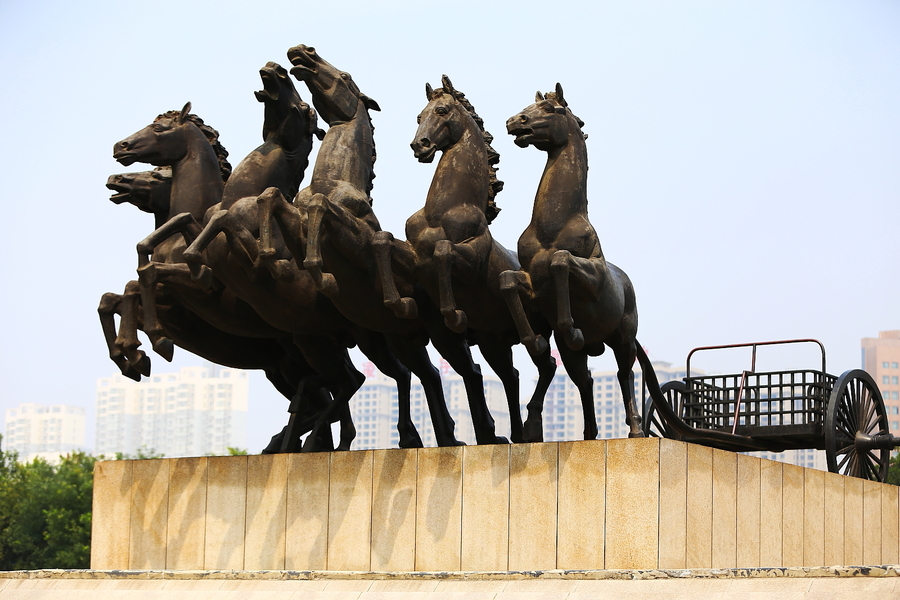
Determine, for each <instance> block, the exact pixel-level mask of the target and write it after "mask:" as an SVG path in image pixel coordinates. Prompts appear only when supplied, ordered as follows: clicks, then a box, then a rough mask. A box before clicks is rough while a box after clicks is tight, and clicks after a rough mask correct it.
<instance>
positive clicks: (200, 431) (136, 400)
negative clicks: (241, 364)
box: [95, 366, 249, 457]
mask: <svg viewBox="0 0 900 600" xmlns="http://www.w3.org/2000/svg"><path fill="white" fill-rule="evenodd" d="M248 392H249V381H248V378H247V373H246V372H245V371H241V370H238V369H228V368H223V367H216V366H210V367H185V368H182V369H181V370H180V371H179V372H178V373H165V374H161V375H152V376H150V377H148V378H147V379H146V380H144V381H142V382H140V383H137V382H134V381H132V380H130V379H128V378H126V377H123V376H122V375H118V374H117V375H114V376H112V377H106V378H103V379H99V380H97V440H96V447H95V452H96V453H97V454H105V455H107V456H109V455H114V454H115V453H116V452H122V453H125V454H129V455H134V454H136V453H137V452H138V451H139V450H141V449H143V450H145V451H148V450H153V451H155V452H156V453H161V454H164V455H165V456H167V457H177V456H203V455H205V454H227V452H228V448H229V447H241V448H243V447H245V446H246V444H247V432H246V420H247V399H248Z"/></svg>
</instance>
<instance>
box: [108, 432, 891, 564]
mask: <svg viewBox="0 0 900 600" xmlns="http://www.w3.org/2000/svg"><path fill="white" fill-rule="evenodd" d="M898 515H900V488H898V487H896V486H892V485H885V484H879V483H873V482H868V481H862V480H858V479H851V478H847V477H843V476H841V475H835V474H832V473H823V472H821V471H816V470H812V469H804V468H801V467H795V466H792V465H783V464H781V463H777V462H772V461H768V460H763V459H758V458H755V457H749V456H745V455H738V454H734V453H731V452H725V451H722V450H713V449H710V448H704V447H701V446H695V445H689V444H684V443H681V442H676V441H673V440H660V439H656V438H653V439H636V440H628V439H623V440H596V441H584V442H563V443H546V444H527V445H525V444H523V445H516V446H466V447H456V448H424V449H420V450H378V451H361V452H347V453H332V454H314V455H268V456H234V457H210V458H206V457H201V458H179V459H160V460H146V461H144V460H140V461H107V462H100V463H97V467H96V470H95V476H94V521H93V537H92V543H91V567H92V568H93V569H129V570H133V569H175V570H183V569H199V570H218V569H228V570H232V569H233V570H257V569H265V570H269V569H272V570H283V569H286V570H328V571H394V572H403V571H407V572H412V571H546V570H551V569H564V570H595V569H710V568H750V567H800V566H806V567H817V566H824V565H834V564H844V565H851V564H855V565H859V564H867V565H880V564H893V563H897V562H898V559H900V516H898Z"/></svg>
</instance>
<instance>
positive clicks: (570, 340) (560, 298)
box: [550, 250, 584, 350]
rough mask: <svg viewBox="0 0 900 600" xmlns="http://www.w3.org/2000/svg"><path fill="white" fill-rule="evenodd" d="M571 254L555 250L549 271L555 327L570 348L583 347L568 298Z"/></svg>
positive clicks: (566, 251)
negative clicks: (553, 285)
mask: <svg viewBox="0 0 900 600" xmlns="http://www.w3.org/2000/svg"><path fill="white" fill-rule="evenodd" d="M570 258H572V254H571V253H570V252H569V251H568V250H557V251H556V252H554V253H553V258H552V259H551V260H550V273H551V274H552V275H553V282H554V284H555V287H556V314H557V319H556V323H557V328H558V329H559V330H560V331H562V333H563V339H564V340H565V342H566V345H567V346H568V347H569V348H571V349H572V350H581V349H582V348H583V347H584V334H582V333H581V330H580V329H578V328H576V327H574V325H575V321H574V320H573V319H572V305H571V302H570V299H569V259H570Z"/></svg>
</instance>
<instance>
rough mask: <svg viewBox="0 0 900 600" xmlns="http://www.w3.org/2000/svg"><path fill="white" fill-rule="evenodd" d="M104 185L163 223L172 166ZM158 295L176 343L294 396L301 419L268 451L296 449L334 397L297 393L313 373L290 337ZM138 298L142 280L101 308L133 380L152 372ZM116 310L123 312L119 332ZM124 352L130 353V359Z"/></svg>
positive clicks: (111, 343)
mask: <svg viewBox="0 0 900 600" xmlns="http://www.w3.org/2000/svg"><path fill="white" fill-rule="evenodd" d="M106 185H107V187H108V188H109V189H111V190H113V191H114V192H115V194H113V196H112V197H111V198H110V200H111V201H112V202H114V203H116V204H123V203H128V204H132V205H133V206H136V207H137V208H139V209H141V210H143V211H145V212H150V213H151V214H153V215H154V217H155V219H156V223H157V225H161V224H162V223H164V222H165V219H166V217H167V215H168V211H169V192H170V189H171V169H169V168H166V167H162V168H157V169H155V170H153V171H142V172H137V173H125V174H119V175H112V176H110V177H109V180H108V182H107V184H106ZM156 300H157V304H156V307H155V311H156V314H157V315H158V317H159V322H160V325H161V326H162V328H163V331H164V334H165V336H166V337H167V338H168V339H171V340H173V341H174V343H175V344H176V345H177V346H178V347H180V348H183V349H185V350H188V351H189V352H192V353H194V354H196V355H198V356H201V357H203V358H205V359H206V360H209V361H211V362H214V363H216V364H220V365H225V366H229V367H233V368H239V369H259V370H262V371H263V372H264V373H265V375H266V378H267V379H268V380H269V381H270V382H271V383H272V385H273V386H274V387H275V388H276V389H277V390H278V391H279V393H281V394H282V395H283V396H285V398H287V399H288V400H290V401H292V404H293V405H294V408H293V413H294V414H292V421H297V420H298V418H299V419H300V422H299V423H294V427H290V426H289V427H286V428H285V431H283V432H282V434H279V435H278V436H275V438H273V442H272V443H271V444H270V445H269V448H267V449H266V450H264V452H266V451H293V450H295V449H296V448H297V447H298V446H297V441H298V440H297V438H298V436H300V435H302V434H303V433H305V432H306V431H308V430H309V429H311V424H310V423H309V419H310V417H311V416H312V415H313V414H315V412H316V411H318V410H321V409H322V408H324V406H327V404H328V402H330V396H328V394H327V392H326V391H324V390H321V389H316V388H314V387H312V386H306V387H305V389H303V390H302V392H303V396H304V398H303V399H300V398H297V392H298V389H299V388H300V387H301V382H303V381H304V380H305V379H306V378H308V377H309V376H310V375H314V374H315V373H314V372H313V371H312V370H311V369H310V367H309V366H308V365H306V363H305V361H303V359H302V356H297V355H298V353H297V352H292V351H291V348H290V339H289V338H286V339H270V338H255V337H243V336H238V335H232V334H229V333H226V332H224V331H221V330H219V329H217V328H215V327H213V326H212V325H210V324H209V323H207V322H206V321H204V320H203V319H201V318H200V317H198V316H197V315H196V314H195V313H193V312H191V311H190V310H188V309H187V308H185V307H184V306H182V305H180V304H179V303H178V302H175V301H174V300H173V299H172V298H171V297H170V296H169V295H167V294H165V293H163V294H161V295H157V297H156ZM140 301H141V298H140V288H139V284H138V282H137V281H130V282H128V283H127V284H126V286H125V291H124V293H123V294H114V293H111V292H107V293H106V294H103V297H102V298H101V301H100V305H99V307H98V309H97V312H98V313H99V316H100V322H101V326H102V328H103V333H104V337H105V339H106V343H107V347H108V349H109V353H110V358H111V359H112V360H113V362H115V363H116V365H117V366H118V367H119V370H120V371H121V372H122V374H123V375H125V376H126V377H129V378H131V379H134V380H135V381H140V379H141V375H149V373H150V358H149V357H148V356H146V355H145V354H144V353H143V352H142V351H140V350H137V346H139V345H140V342H139V341H138V340H137V336H136V334H137V330H143V319H142V311H141V306H140ZM116 314H118V315H119V317H120V327H119V333H118V335H117V333H116V326H115V315H116ZM126 353H128V354H130V355H131V357H132V360H129V359H128V357H127V356H126ZM132 361H136V362H132ZM295 400H297V401H295ZM298 409H299V410H298ZM297 413H299V414H297ZM319 443H321V444H322V445H323V446H326V447H327V446H332V447H333V442H331V440H330V436H327V437H326V436H323V437H322V439H320V440H319Z"/></svg>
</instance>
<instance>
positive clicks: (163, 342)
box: [153, 337, 175, 362]
mask: <svg viewBox="0 0 900 600" xmlns="http://www.w3.org/2000/svg"><path fill="white" fill-rule="evenodd" d="M153 350H154V351H156V353H157V354H159V355H160V356H162V357H163V358H164V359H166V362H172V357H173V356H175V343H174V342H173V341H172V340H170V339H169V338H167V337H161V338H159V339H158V340H156V341H155V342H153Z"/></svg>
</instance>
